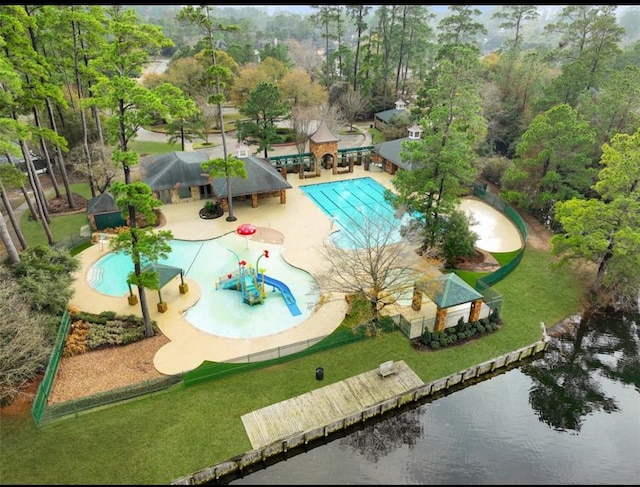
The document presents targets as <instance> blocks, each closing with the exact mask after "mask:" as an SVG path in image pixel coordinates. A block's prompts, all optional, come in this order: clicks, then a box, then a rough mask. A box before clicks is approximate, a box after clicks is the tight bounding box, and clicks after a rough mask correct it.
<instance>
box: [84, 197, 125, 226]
mask: <svg viewBox="0 0 640 487" xmlns="http://www.w3.org/2000/svg"><path fill="white" fill-rule="evenodd" d="M87 218H88V219H89V225H90V226H91V230H92V231H94V232H99V231H101V230H104V229H105V228H117V227H124V226H126V225H127V222H126V220H125V219H124V217H123V216H122V212H121V211H120V208H118V207H117V206H116V202H115V199H114V198H113V195H112V194H111V193H102V194H100V195H98V196H96V197H94V198H91V199H90V200H89V201H87Z"/></svg>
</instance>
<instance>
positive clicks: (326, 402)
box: [242, 360, 424, 449]
mask: <svg viewBox="0 0 640 487" xmlns="http://www.w3.org/2000/svg"><path fill="white" fill-rule="evenodd" d="M393 366H394V370H395V372H394V373H393V374H391V375H388V376H386V377H382V375H380V371H379V368H377V367H376V368H375V369H374V370H369V371H367V372H364V373H362V374H360V375H356V376H354V377H349V378H348V379H345V380H342V381H340V382H336V383H334V384H329V385H327V386H324V387H320V388H318V389H316V390H313V391H310V392H307V393H305V394H302V395H300V396H297V397H294V398H291V399H287V400H286V401H282V402H279V403H276V404H272V405H270V406H266V407H264V408H261V409H257V410H255V411H252V412H250V413H247V414H245V415H243V416H242V423H243V424H244V427H245V430H246V431H247V435H248V436H249V440H250V441H251V445H252V447H253V448H254V449H259V448H263V447H265V446H267V445H270V444H272V443H273V442H275V441H278V440H282V439H283V438H287V437H289V436H291V435H295V434H300V433H303V432H306V431H311V430H313V429H316V428H320V427H322V426H324V425H329V424H332V423H335V422H336V421H339V420H341V419H344V418H346V417H348V416H351V415H353V414H355V413H357V412H359V411H362V410H365V409H368V408H370V407H372V406H374V405H375V404H379V403H382V402H384V401H388V400H389V399H392V398H394V397H397V396H399V395H402V394H404V393H406V392H408V391H410V390H412V389H415V388H416V387H420V386H422V385H424V382H422V380H420V378H419V377H418V376H417V375H416V373H415V372H414V371H413V370H412V369H411V368H410V367H409V366H408V365H407V364H406V363H405V362H404V360H399V361H396V362H394V364H393Z"/></svg>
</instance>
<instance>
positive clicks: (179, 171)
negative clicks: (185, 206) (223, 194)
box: [140, 151, 213, 203]
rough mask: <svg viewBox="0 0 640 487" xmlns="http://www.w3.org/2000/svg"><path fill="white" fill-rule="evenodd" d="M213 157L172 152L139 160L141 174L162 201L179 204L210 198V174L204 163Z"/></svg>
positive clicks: (203, 154) (156, 196)
mask: <svg viewBox="0 0 640 487" xmlns="http://www.w3.org/2000/svg"><path fill="white" fill-rule="evenodd" d="M209 159H210V157H209V156H208V155H207V153H206V152H200V151H189V152H186V151H173V152H165V153H163V154H158V155H155V156H147V157H145V158H142V159H141V160H140V176H141V179H142V181H144V182H145V183H147V184H148V185H149V187H150V188H151V190H152V191H153V195H154V197H155V198H157V199H159V200H160V201H162V202H163V203H180V202H188V201H196V200H199V199H202V198H211V197H212V196H213V193H212V191H211V185H210V184H209V176H208V175H207V174H205V173H204V171H203V170H202V167H201V164H202V163H203V162H206V161H208V160H209Z"/></svg>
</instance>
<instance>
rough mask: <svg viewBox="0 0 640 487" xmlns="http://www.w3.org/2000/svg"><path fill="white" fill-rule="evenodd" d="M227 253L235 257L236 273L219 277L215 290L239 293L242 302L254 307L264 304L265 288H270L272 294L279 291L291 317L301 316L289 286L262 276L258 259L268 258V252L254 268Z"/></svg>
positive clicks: (262, 255) (264, 253)
mask: <svg viewBox="0 0 640 487" xmlns="http://www.w3.org/2000/svg"><path fill="white" fill-rule="evenodd" d="M227 250H229V249H227ZM229 252H231V253H232V254H233V255H235V256H236V259H238V270H237V272H232V273H229V274H227V275H226V276H221V277H219V278H218V282H217V283H216V289H234V290H236V291H241V292H242V300H243V302H244V303H245V304H248V305H250V306H254V305H256V304H262V303H263V302H264V300H265V298H266V292H265V286H271V288H272V289H271V291H272V292H275V291H276V289H277V290H279V291H280V293H281V295H282V299H284V302H285V304H286V305H287V307H288V308H289V311H290V312H291V315H292V316H297V315H300V314H302V311H300V308H298V305H297V303H296V299H295V298H294V297H293V294H292V293H291V290H290V289H289V286H287V285H286V284H285V283H284V282H282V281H279V280H277V279H274V278H273V277H270V276H267V275H266V274H264V269H259V268H258V264H259V263H260V259H261V258H262V257H267V258H268V257H269V251H268V250H265V251H264V252H263V253H262V254H261V255H260V257H258V260H257V261H256V265H255V267H253V266H251V264H247V262H246V261H244V260H240V258H239V257H238V255H237V254H236V253H235V252H234V251H233V250H229ZM259 271H262V272H259Z"/></svg>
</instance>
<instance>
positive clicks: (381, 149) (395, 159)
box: [373, 137, 414, 171]
mask: <svg viewBox="0 0 640 487" xmlns="http://www.w3.org/2000/svg"><path fill="white" fill-rule="evenodd" d="M406 140H413V139H410V138H409V137H403V138H401V139H395V140H389V141H387V142H381V143H380V144H376V145H374V146H373V151H374V152H375V153H377V154H379V155H380V156H382V157H384V158H385V159H386V160H388V161H390V162H392V163H394V164H395V165H396V166H398V167H399V168H401V169H405V170H407V171H412V170H413V169H414V168H413V164H412V163H411V162H410V161H403V160H402V157H400V154H401V152H402V143H403V142H405V141H406Z"/></svg>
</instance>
